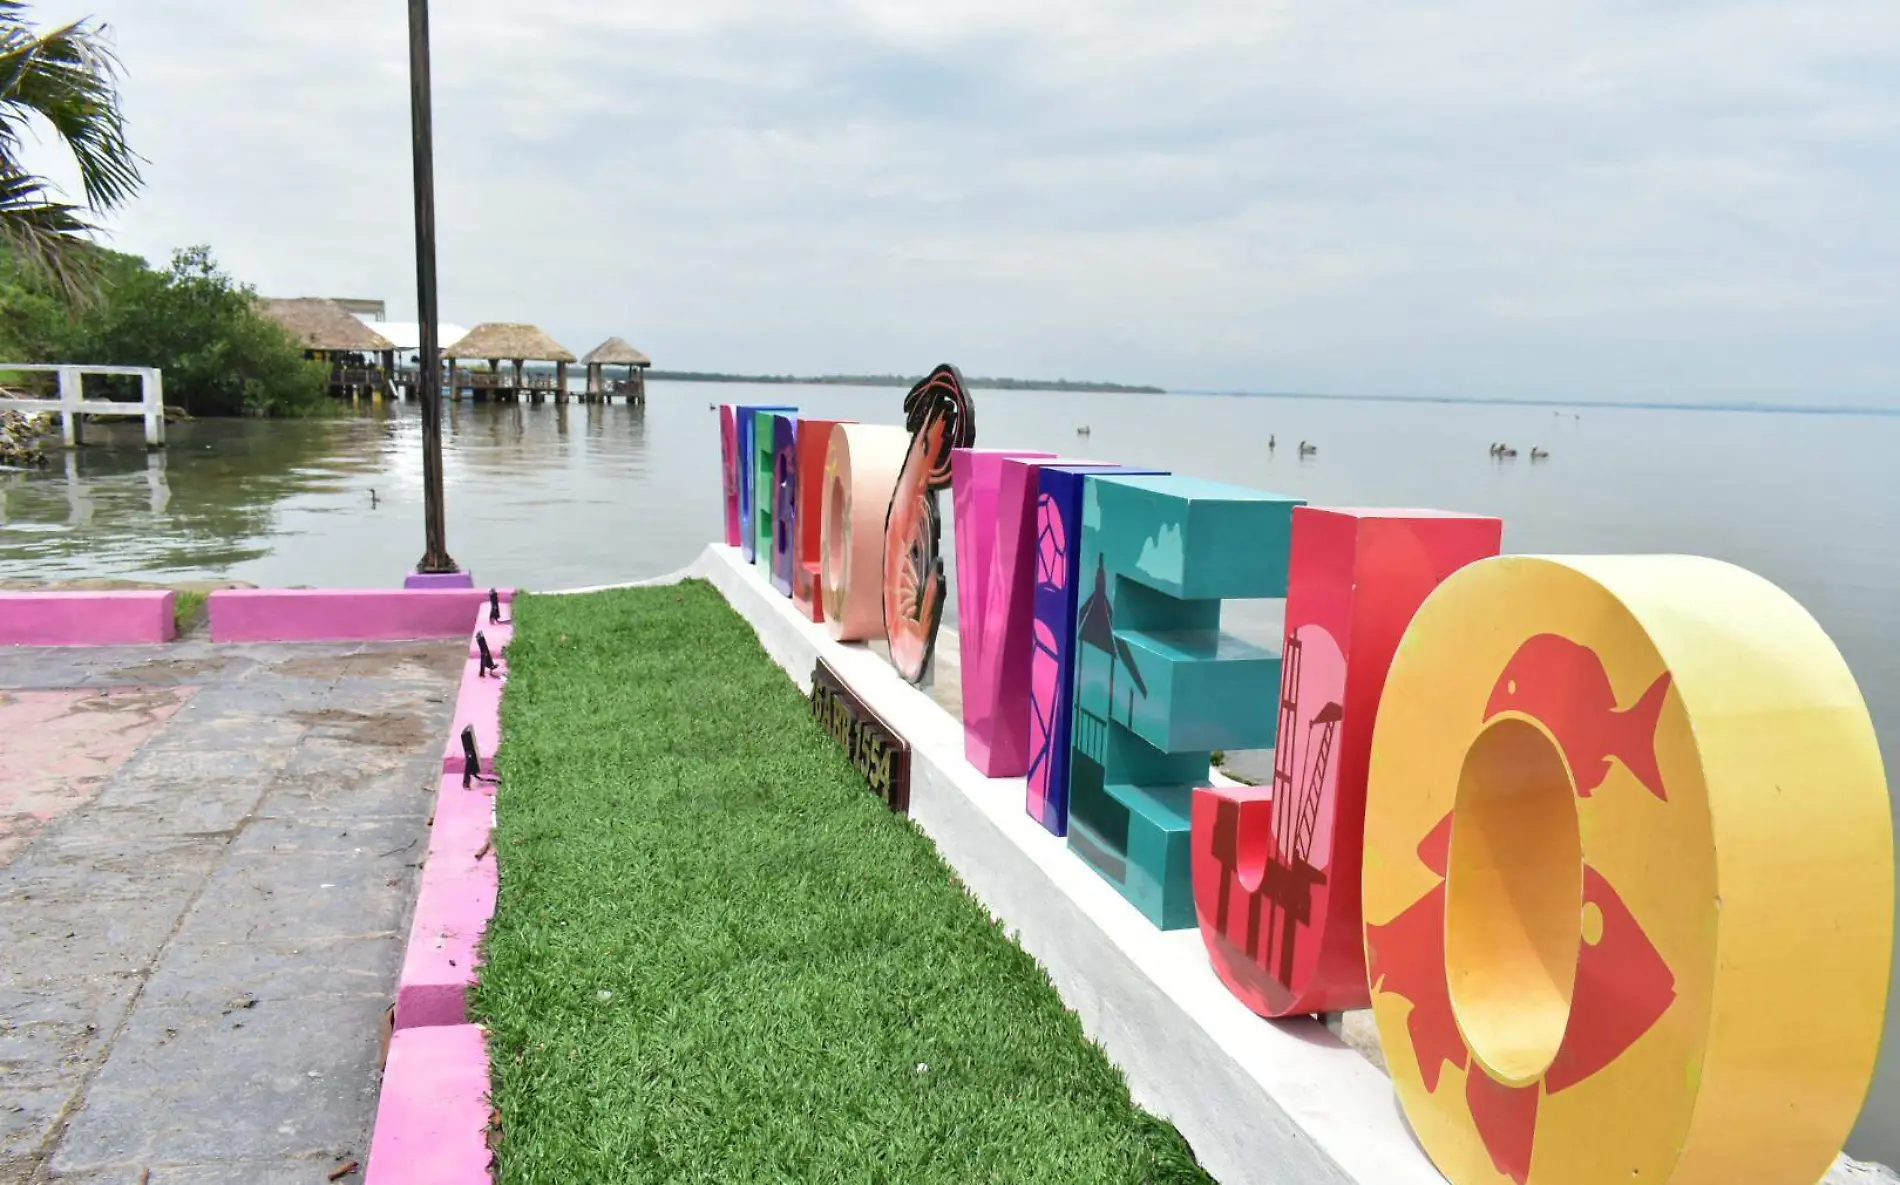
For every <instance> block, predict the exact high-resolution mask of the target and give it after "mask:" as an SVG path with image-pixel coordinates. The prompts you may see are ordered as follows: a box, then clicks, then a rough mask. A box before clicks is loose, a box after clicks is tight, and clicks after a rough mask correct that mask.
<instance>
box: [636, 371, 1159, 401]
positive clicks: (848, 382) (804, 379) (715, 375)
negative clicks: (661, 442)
mask: <svg viewBox="0 0 1900 1185" xmlns="http://www.w3.org/2000/svg"><path fill="white" fill-rule="evenodd" d="M647 377H648V378H649V379H654V380H656V381H658V380H664V381H668V382H676V383H796V384H801V385H810V386H829V387H912V386H915V385H916V384H917V383H918V382H919V381H921V380H922V378H923V376H922V375H914V376H909V377H907V376H905V375H901V374H824V375H810V376H806V375H793V374H722V373H720V372H718V371H711V370H653V371H648V372H647ZM964 381H965V382H966V383H968V384H969V385H970V386H972V387H984V388H988V389H991V390H1000V391H1098V392H1117V393H1122V394H1132V395H1165V394H1167V389H1166V388H1164V387H1144V386H1136V385H1132V384H1129V383H1092V382H1076V381H1072V380H1070V379H1004V378H966V379H965V380H964Z"/></svg>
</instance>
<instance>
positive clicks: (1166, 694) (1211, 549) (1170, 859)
mask: <svg viewBox="0 0 1900 1185" xmlns="http://www.w3.org/2000/svg"><path fill="white" fill-rule="evenodd" d="M1298 505H1301V500H1300V499H1298V498H1291V497H1287V496H1285V495H1281V494H1269V493H1263V492H1261V491H1258V490H1249V489H1243V488H1241V487H1238V486H1229V485H1221V484H1219V483H1216V482H1208V481H1201V480H1198V479H1196V478H1190V477H1170V476H1157V477H1117V476H1106V475H1105V476H1099V477H1096V476H1091V477H1090V478H1089V479H1088V481H1087V486H1086V489H1085V492H1084V495H1083V512H1082V547H1081V571H1080V578H1081V586H1080V592H1081V595H1082V598H1083V600H1082V604H1081V606H1080V609H1079V612H1078V613H1077V620H1076V679H1075V724H1074V740H1073V752H1072V754H1071V763H1070V771H1069V845H1070V847H1071V848H1073V849H1074V850H1075V852H1076V853H1077V854H1078V855H1079V856H1081V857H1082V859H1083V860H1084V861H1085V862H1087V863H1088V864H1089V866H1090V867H1092V868H1094V869H1095V870H1096V871H1097V872H1099V873H1101V874H1102V876H1104V877H1106V878H1107V879H1108V881H1109V882H1110V883H1112V884H1113V885H1115V887H1116V888H1117V889H1119V890H1120V891H1121V893H1122V895H1123V896H1125V897H1127V898H1128V899H1129V901H1130V902H1132V903H1133V904H1134V905H1135V906H1136V908H1138V909H1140V910H1141V911H1142V913H1143V914H1145V915H1147V917H1148V918H1149V919H1150V920H1151V921H1153V922H1154V923H1155V924H1156V925H1157V926H1160V927H1161V928H1163V929H1180V928H1185V927H1188V926H1192V925H1194V924H1195V916H1194V885H1193V880H1192V878H1191V876H1190V875H1189V855H1190V844H1189V839H1190V831H1191V825H1190V817H1191V813H1192V808H1193V793H1194V787H1196V786H1198V785H1205V784H1206V782H1207V778H1208V762H1209V760H1210V758H1211V756H1212V751H1213V750H1215V749H1264V748H1268V747H1270V746H1271V745H1272V744H1273V741H1274V730H1275V728H1276V726H1277V719H1276V713H1275V708H1276V705H1277V702H1278V698H1279V689H1280V656H1279V654H1278V653H1276V652H1274V651H1269V650H1265V649H1262V648H1261V647H1258V646H1255V645H1253V644H1251V643H1249V642H1245V641H1242V640H1241V639H1239V638H1235V637H1232V636H1231V635H1228V634H1224V633H1222V632H1221V628H1220V621H1221V602H1222V601H1223V600H1230V599H1240V598H1248V599H1255V598H1270V597H1271V598H1283V597H1285V596H1286V581H1287V555H1288V550H1289V545H1290V542H1291V538H1292V522H1293V508H1294V507H1295V506H1298Z"/></svg>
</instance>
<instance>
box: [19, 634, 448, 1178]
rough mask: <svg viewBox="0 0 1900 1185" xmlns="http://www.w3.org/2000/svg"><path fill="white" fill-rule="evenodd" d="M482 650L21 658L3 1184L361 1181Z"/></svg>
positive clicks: (213, 649)
mask: <svg viewBox="0 0 1900 1185" xmlns="http://www.w3.org/2000/svg"><path fill="white" fill-rule="evenodd" d="M465 649H466V644H465V643H463V642H461V641H459V640H456V641H444V642H430V643H394V644H378V645H343V646H236V647H221V646H213V645H211V644H209V643H203V642H181V643H177V644H174V645H171V646H166V647H151V648H112V649H92V650H11V651H5V650H0V1183H6V1185H14V1183H20V1185H26V1183H33V1185H38V1183H40V1182H55V1181H58V1182H86V1183H88V1185H93V1183H98V1185H104V1183H106V1182H115V1183H118V1182H123V1183H125V1185H133V1183H135V1182H139V1181H141V1179H144V1180H147V1181H149V1182H150V1185H165V1183H167V1182H186V1181H189V1182H194V1183H206V1185H210V1183H221V1182H244V1183H246V1185H274V1183H277V1182H285V1183H289V1182H298V1183H302V1182H322V1181H324V1180H325V1179H326V1177H327V1175H328V1173H329V1171H330V1170H331V1169H332V1168H334V1167H336V1166H338V1165H339V1164H340V1163H342V1162H344V1161H347V1160H351V1159H356V1160H360V1159H361V1158H362V1156H363V1154H364V1152H365V1150H366V1149H367V1145H368V1137H369V1132H370V1126H371V1123H372V1121H373V1119H374V1116H375V1107H376V1097H377V1090H378V1079H377V1073H378V1067H379V1064H380V1057H381V1033H382V1022H383V1014H384V1010H385V1009H386V1008H387V1007H388V1005H389V1002H390V1000H391V999H392V997H393V994H394V987H395V976H396V971H397V968H398V966H399V964H400V961H401V958H402V948H403V936H404V933H405V931H406V927H407V924H408V918H409V913H410V910H411V908H412V907H413V903H414V899H415V882H416V876H417V869H418V867H419V866H420V864H421V861H422V857H423V852H424V850H425V849H426V847H427V825H428V819H429V815H430V811H431V805H432V802H433V791H434V789H435V785H436V771H437V770H438V769H439V764H440V760H441V758H440V754H441V748H442V739H443V737H444V735H445V733H446V729H447V728H448V723H449V719H450V716H451V713H452V711H453V708H454V702H453V701H454V696H455V690H456V685H457V679H458V677H459V675H460V671H461V667H462V662H463V658H464V652H465ZM148 1172H149V1176H148V1177H145V1178H142V1177H141V1174H145V1173H148Z"/></svg>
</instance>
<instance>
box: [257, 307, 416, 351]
mask: <svg viewBox="0 0 1900 1185" xmlns="http://www.w3.org/2000/svg"><path fill="white" fill-rule="evenodd" d="M257 304H258V311H259V312H261V313H263V314H264V315H265V316H266V317H269V318H270V319H271V320H273V321H275V322H277V323H278V324H279V325H282V326H283V327H284V328H285V329H287V330H289V331H290V335H291V336H292V337H294V338H296V339H297V340H298V341H300V342H302V343H303V344H304V348H305V349H307V350H337V351H344V350H347V351H352V352H357V353H375V352H377V351H380V350H393V349H395V347H394V346H393V345H391V344H390V342H389V339H388V338H385V337H384V336H383V335H382V334H380V333H377V332H376V331H375V330H374V329H371V328H370V327H369V326H367V325H365V324H363V323H362V322H361V321H358V320H357V319H356V318H355V317H352V316H351V315H350V314H349V311H348V310H347V309H345V308H344V307H343V306H342V305H340V304H338V303H337V302H336V301H334V300H326V299H324V298H323V297H321V296H300V297H296V298H294V299H290V300H273V299H271V298H269V297H262V298H260V299H259V300H258V302H257Z"/></svg>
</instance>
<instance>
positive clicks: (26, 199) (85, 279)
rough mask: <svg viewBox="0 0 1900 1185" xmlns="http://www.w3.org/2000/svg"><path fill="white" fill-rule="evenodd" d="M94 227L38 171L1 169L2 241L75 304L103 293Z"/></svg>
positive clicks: (27, 267)
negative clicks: (34, 173) (35, 173)
mask: <svg viewBox="0 0 1900 1185" xmlns="http://www.w3.org/2000/svg"><path fill="white" fill-rule="evenodd" d="M0 3H4V0H0ZM93 230H94V227H93V225H92V223H90V222H88V221H87V220H86V218H85V215H84V213H83V212H82V211H81V210H80V209H79V208H78V207H76V206H73V205H71V204H69V203H66V202H62V201H58V200H56V199H55V198H53V197H52V196H50V195H49V194H48V193H47V192H46V184H45V182H43V181H41V180H40V179H39V178H38V177H34V176H32V175H31V174H29V173H23V172H20V171H19V170H17V169H0V243H4V244H5V245H6V246H7V248H8V249H10V250H11V252H12V254H13V258H14V260H15V262H16V263H17V264H18V266H19V267H20V269H21V270H22V271H23V272H24V273H26V274H27V275H28V276H30V277H32V278H33V279H36V280H38V281H40V282H41V283H43V284H45V285H47V286H48V287H49V288H52V289H54V290H55V291H57V292H58V293H59V294H60V296H61V297H63V298H64V299H65V301H66V303H67V304H69V305H72V306H74V307H80V308H83V307H85V306H87V305H90V304H91V303H92V302H93V301H94V300H96V299H97V298H98V294H99V251H98V248H97V247H95V246H94V245H93V243H92V240H91V238H90V236H91V234H92V232H93Z"/></svg>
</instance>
